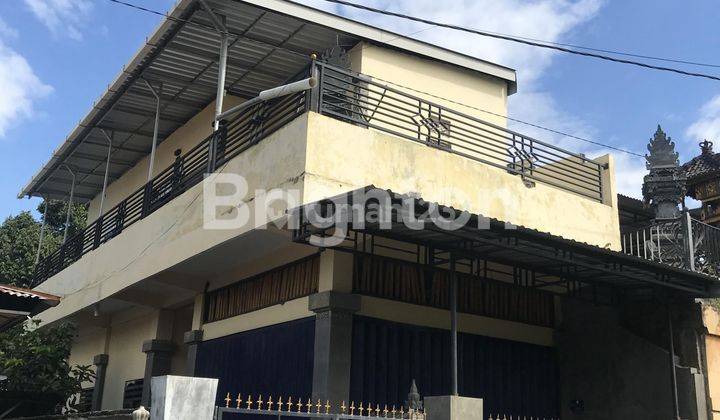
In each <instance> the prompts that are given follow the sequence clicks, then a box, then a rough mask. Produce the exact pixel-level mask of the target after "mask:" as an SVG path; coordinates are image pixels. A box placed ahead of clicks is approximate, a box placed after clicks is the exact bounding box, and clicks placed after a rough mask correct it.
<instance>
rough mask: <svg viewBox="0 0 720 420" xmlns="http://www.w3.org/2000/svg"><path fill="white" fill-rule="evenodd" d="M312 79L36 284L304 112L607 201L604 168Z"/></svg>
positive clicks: (322, 73) (255, 112)
mask: <svg viewBox="0 0 720 420" xmlns="http://www.w3.org/2000/svg"><path fill="white" fill-rule="evenodd" d="M311 74H312V75H314V76H315V77H316V78H317V81H318V83H317V84H316V86H315V87H314V88H313V89H311V90H309V91H307V92H300V93H294V94H291V95H289V96H285V97H281V98H277V99H274V100H271V101H266V102H263V103H259V104H256V105H254V106H252V107H250V108H248V109H246V110H244V111H243V112H242V113H241V114H238V115H237V116H235V117H233V118H232V119H230V120H227V121H222V122H221V126H220V129H219V130H217V131H216V132H214V133H213V134H212V135H210V136H208V137H207V138H205V139H203V140H202V141H200V143H198V144H197V145H196V146H194V147H193V148H192V149H191V150H189V151H188V152H186V153H184V154H178V155H177V156H176V159H175V161H174V163H173V164H172V165H170V166H168V167H166V168H165V169H164V170H163V171H162V172H160V173H159V174H158V175H157V176H155V177H154V178H153V179H152V180H150V181H149V182H148V183H146V184H145V185H144V186H142V187H141V188H139V189H137V190H136V191H135V192H133V193H132V194H130V195H129V196H127V197H126V198H125V199H124V200H122V201H121V202H120V203H119V204H117V205H116V206H115V207H113V208H111V209H110V210H108V211H106V212H104V213H103V214H102V215H101V216H100V217H99V218H97V219H96V220H95V221H94V222H93V223H91V224H90V225H88V226H87V227H86V228H85V229H84V230H83V231H81V232H79V233H78V234H77V235H75V236H73V237H71V238H68V240H67V241H66V243H65V244H64V245H63V246H61V247H60V248H59V249H58V250H57V251H55V252H54V253H53V254H51V255H49V256H48V257H46V258H44V259H43V260H42V261H40V263H39V264H38V265H37V267H36V271H35V277H34V284H33V286H37V285H38V284H40V283H42V282H43V281H45V280H46V279H48V278H50V277H52V276H53V275H55V274H57V273H58V272H60V271H62V270H63V269H65V268H66V267H68V266H70V265H71V264H73V263H74V262H76V261H78V260H79V259H81V258H82V257H83V256H84V255H85V254H87V253H89V252H91V251H93V250H95V249H97V248H98V247H100V246H101V245H102V244H104V243H106V242H108V241H110V240H112V239H113V238H115V237H116V236H118V235H121V234H122V232H123V230H125V229H127V228H128V227H129V226H131V225H133V224H135V223H138V222H139V221H140V220H142V219H144V218H146V217H148V216H149V215H151V214H152V213H153V212H155V211H157V210H158V209H159V208H161V207H163V206H165V205H166V204H167V203H169V202H171V201H172V200H173V199H174V198H175V197H178V196H179V195H181V194H182V193H183V192H185V191H187V190H188V189H190V188H191V187H193V186H195V185H196V184H198V183H199V182H201V181H202V179H203V175H204V174H206V173H212V172H215V171H217V170H218V169H219V168H221V167H223V166H224V165H226V164H227V163H228V162H230V161H231V160H232V159H234V158H236V157H237V156H239V155H240V154H242V153H243V152H245V151H246V150H248V149H249V148H251V147H253V146H254V145H256V144H258V143H259V142H261V141H262V140H263V139H265V138H267V137H268V136H270V135H271V134H273V133H275V132H276V131H277V130H279V129H280V128H282V127H284V126H286V125H288V124H289V123H290V122H291V121H293V120H294V119H296V118H297V117H298V116H300V115H303V114H305V113H307V112H310V111H313V112H315V113H318V114H321V115H324V116H327V117H330V118H332V119H335V120H339V121H341V122H344V123H349V124H352V125H354V126H357V127H359V128H361V129H362V128H364V129H368V130H374V131H377V132H381V133H385V134H389V135H390V136H392V137H394V138H396V139H397V141H411V142H414V143H418V144H420V145H422V146H426V147H429V148H432V149H434V150H436V152H437V153H449V154H454V155H457V156H459V157H463V158H467V159H469V160H471V161H474V162H476V163H478V164H481V165H487V166H489V167H492V168H495V169H499V170H501V173H507V174H511V175H514V176H518V177H520V178H521V179H522V181H523V182H524V184H525V186H526V187H528V188H532V187H533V186H535V184H536V183H537V184H544V185H547V186H550V187H552V188H555V189H558V190H560V191H563V192H564V193H569V194H571V195H572V196H575V197H577V199H578V200H588V201H590V202H595V203H603V202H604V200H607V198H608V197H607V195H608V194H607V193H606V192H605V191H604V183H603V179H604V178H603V170H604V169H607V165H603V164H602V163H599V162H597V161H595V160H592V159H589V158H586V157H585V156H583V155H580V154H576V153H572V152H569V151H566V150H563V149H561V148H559V147H556V146H553V145H551V144H549V143H545V142H542V141H539V140H536V139H533V138H531V137H528V136H524V135H522V134H520V133H517V132H514V131H511V130H507V129H505V128H503V127H501V126H499V125H496V124H492V123H490V122H487V121H484V120H482V119H479V118H477V117H474V116H471V115H468V114H465V113H462V112H459V111H457V110H454V109H450V108H448V107H445V106H442V105H440V104H438V103H435V102H432V101H429V100H426V99H424V98H421V97H418V96H414V95H411V94H409V93H407V92H404V91H403V90H401V89H398V88H394V87H391V86H389V85H386V84H383V83H381V82H378V81H376V80H374V79H373V78H372V77H370V76H367V75H363V74H359V73H354V72H351V71H348V70H345V69H341V68H337V67H334V66H331V65H328V64H325V63H322V62H315V63H313V64H312V65H311V66H310V67H309V68H308V69H307V70H306V71H305V72H303V73H301V74H300V75H298V76H296V78H295V79H300V78H304V77H307V76H309V75H311ZM338 135H339V136H342V135H343V134H341V133H335V136H338ZM341 140H342V138H341ZM415 169H416V170H417V171H423V168H415Z"/></svg>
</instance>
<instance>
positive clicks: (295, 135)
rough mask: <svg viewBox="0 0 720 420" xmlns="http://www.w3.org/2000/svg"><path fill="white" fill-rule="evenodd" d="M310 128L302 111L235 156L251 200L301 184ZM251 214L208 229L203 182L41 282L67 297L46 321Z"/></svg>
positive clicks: (230, 169)
mask: <svg viewBox="0 0 720 420" xmlns="http://www.w3.org/2000/svg"><path fill="white" fill-rule="evenodd" d="M306 133H307V117H306V116H303V117H300V118H298V119H296V120H295V121H293V122H292V123H290V124H288V125H286V126H285V127H283V128H282V129H280V130H278V131H276V132H275V133H274V134H273V135H271V136H270V137H268V138H266V139H265V140H263V141H262V142H261V143H259V144H258V145H256V146H254V147H252V148H250V149H249V150H247V151H246V152H245V153H243V154H241V155H240V156H238V157H236V158H235V159H233V160H232V161H231V162H229V163H228V165H227V166H226V167H225V168H224V170H223V172H224V173H234V174H241V175H243V176H244V177H245V179H246V181H247V183H248V186H249V188H248V191H250V193H249V194H248V196H247V198H246V199H245V200H246V201H252V200H253V199H254V191H255V189H262V188H284V189H294V188H302V182H301V177H302V174H303V170H304V161H305V141H303V139H304V138H305V136H306ZM235 211H236V210H235ZM251 216H252V217H251V221H250V223H249V225H248V226H246V227H244V228H242V229H235V230H206V229H204V228H203V185H202V183H201V184H198V185H196V186H194V187H192V188H191V189H189V190H188V191H186V192H185V193H183V194H182V195H180V196H179V197H177V198H175V199H174V200H173V201H172V202H170V203H169V204H167V205H165V206H163V207H161V208H160V209H158V210H157V211H155V212H154V213H152V214H151V215H150V216H148V217H147V218H145V219H143V220H141V221H139V222H137V223H135V224H134V225H132V226H130V227H129V228H127V229H125V230H124V231H123V232H122V234H121V235H119V236H118V237H116V238H113V239H112V240H111V241H108V242H107V243H105V244H103V245H102V246H101V247H99V248H98V249H96V250H94V251H91V252H89V253H88V254H86V255H85V256H83V258H81V259H80V260H79V261H77V262H75V263H74V264H72V265H71V266H69V267H68V268H66V269H65V270H63V271H61V272H60V273H58V274H56V275H55V276H53V277H51V278H50V279H48V280H47V281H46V282H44V283H43V284H41V285H40V286H38V290H43V291H46V292H48V293H53V294H55V295H58V296H61V297H62V298H63V300H62V301H61V303H60V304H59V305H58V306H56V307H54V308H51V309H48V310H47V311H45V312H43V313H42V314H41V316H40V317H41V318H42V320H43V321H45V322H52V321H56V320H58V319H61V318H63V317H65V316H68V315H70V314H72V313H74V312H76V311H79V310H80V309H82V308H85V307H88V306H90V305H92V304H93V303H94V302H97V301H100V300H102V299H104V298H107V297H109V296H112V295H113V294H115V293H117V292H119V291H121V290H123V289H124V288H126V287H128V286H130V285H132V284H135V283H137V282H139V281H141V280H143V279H146V278H148V277H150V276H152V275H154V274H157V273H158V272H160V271H162V270H166V269H168V268H170V267H173V266H174V265H176V264H178V263H180V262H182V261H185V260H187V259H188V258H190V257H192V256H195V255H197V254H199V253H200V252H203V251H206V250H208V249H209V248H211V247H213V246H215V245H218V244H220V243H222V242H225V241H227V240H229V239H232V238H235V237H237V236H239V235H242V234H243V233H246V232H247V231H249V230H250V229H251V227H252V226H254V213H251Z"/></svg>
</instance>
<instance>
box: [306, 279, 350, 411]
mask: <svg viewBox="0 0 720 420" xmlns="http://www.w3.org/2000/svg"><path fill="white" fill-rule="evenodd" d="M309 309H310V310H311V311H313V312H315V313H316V315H315V360H314V364H313V388H312V395H313V401H314V400H321V401H326V400H330V401H348V400H349V399H350V363H351V355H352V323H353V313H355V312H357V311H358V310H360V297H359V296H356V295H352V294H347V293H339V292H321V293H317V294H314V295H311V296H310V301H309Z"/></svg>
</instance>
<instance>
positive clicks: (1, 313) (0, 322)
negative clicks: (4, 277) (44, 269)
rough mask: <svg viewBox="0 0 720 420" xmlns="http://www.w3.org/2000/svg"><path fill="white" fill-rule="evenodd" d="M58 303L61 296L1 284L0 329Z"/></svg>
mask: <svg viewBox="0 0 720 420" xmlns="http://www.w3.org/2000/svg"><path fill="white" fill-rule="evenodd" d="M58 303H60V298H59V297H57V296H53V295H49V294H47V293H41V292H36V291H34V290H29V289H23V288H20V287H15V286H9V285H4V284H2V285H0V331H4V330H6V329H8V328H10V327H11V326H13V325H15V324H16V323H18V322H22V321H23V320H24V319H26V318H27V317H29V316H34V315H37V314H39V313H40V312H42V311H44V310H45V309H48V308H51V307H53V306H56V305H57V304H58Z"/></svg>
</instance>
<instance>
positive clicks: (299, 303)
mask: <svg viewBox="0 0 720 420" xmlns="http://www.w3.org/2000/svg"><path fill="white" fill-rule="evenodd" d="M314 315H315V314H314V313H312V312H311V311H310V310H308V298H306V297H304V298H300V299H294V300H291V301H289V302H285V303H283V304H280V305H274V306H270V307H267V308H264V309H260V310H257V311H253V312H249V313H247V314H243V315H238V316H234V317H232V318H227V319H223V320H221V321H216V322H211V323H209V324H204V325H203V331H204V332H203V341H207V340H212V339H214V338H219V337H224V336H226V335H231V334H236V333H239V332H243V331H250V330H254V329H257V328H263V327H267V326H270V325H275V324H280V323H283V322H288V321H294V320H296V319H302V318H307V317H310V316H314Z"/></svg>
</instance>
